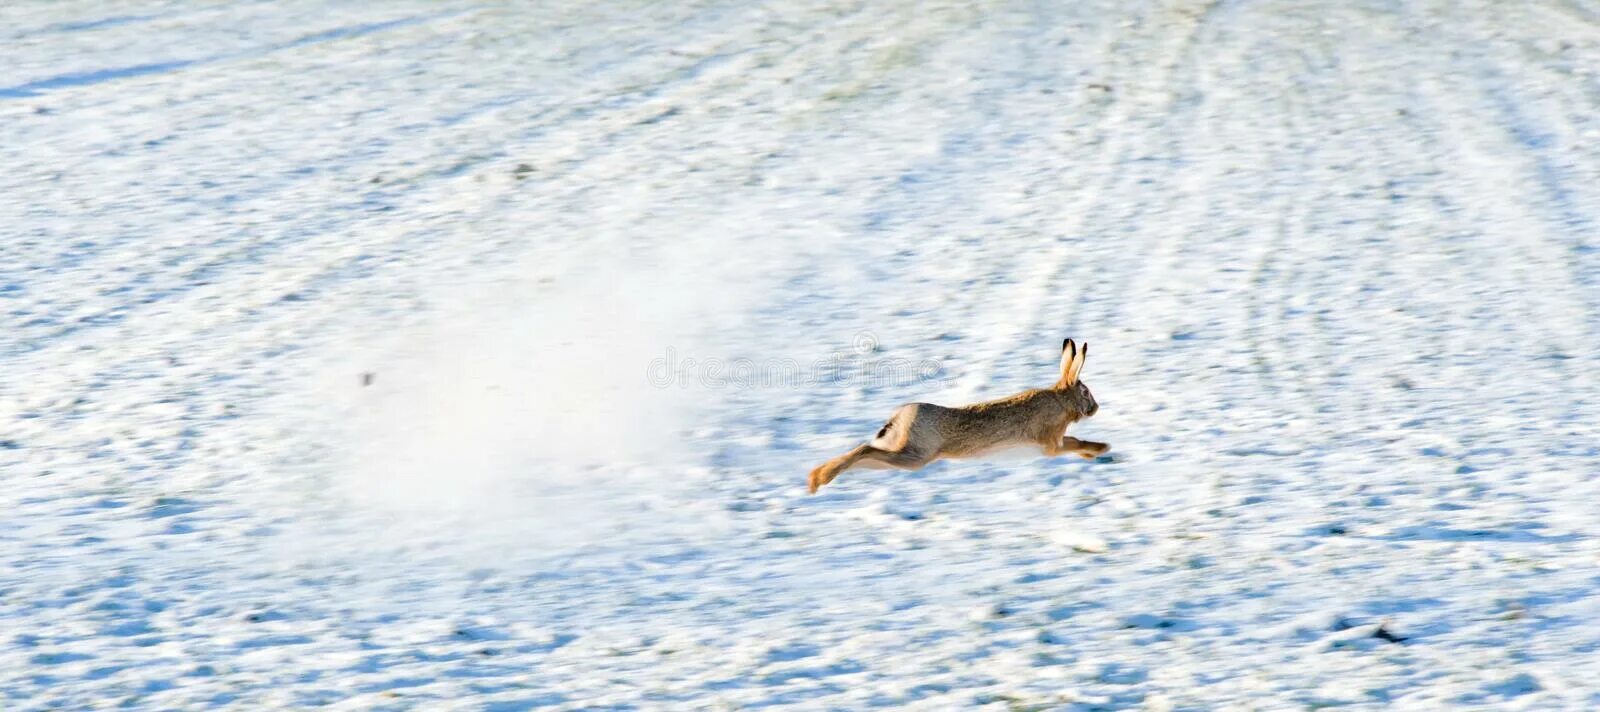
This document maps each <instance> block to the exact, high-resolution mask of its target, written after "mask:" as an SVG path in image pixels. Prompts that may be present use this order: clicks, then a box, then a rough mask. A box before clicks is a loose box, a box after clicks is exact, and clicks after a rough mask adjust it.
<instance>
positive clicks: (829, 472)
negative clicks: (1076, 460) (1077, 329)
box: [810, 339, 1111, 494]
mask: <svg viewBox="0 0 1600 712" xmlns="http://www.w3.org/2000/svg"><path fill="white" fill-rule="evenodd" d="M1088 357H1089V345H1088V344H1084V345H1083V347H1082V348H1079V347H1078V346H1077V345H1076V344H1074V343H1073V342H1072V339H1067V340H1065V341H1063V342H1061V377H1060V379H1058V380H1057V381H1056V383H1055V385H1053V386H1051V387H1049V388H1035V389H1032V390H1027V391H1023V392H1021V393H1018V394H1016V395H1014V396H1011V397H1009V398H1002V399H1000V400H994V401H988V402H986V403H975V404H973V405H969V406H963V407H961V408H946V407H944V406H939V405H933V404H931V403H907V404H905V405H903V406H900V408H899V409H898V410H896V411H895V412H894V415H892V416H890V417H889V422H887V423H884V425H883V428H882V429H880V430H878V434H877V435H876V436H874V437H873V438H872V440H870V441H868V442H866V443H864V444H862V445H857V446H856V447H855V449H853V450H851V451H850V452H847V453H845V454H843V455H840V456H838V457H836V458H834V459H832V460H829V461H827V462H825V463H823V464H822V465H820V466H818V467H817V468H816V469H814V470H812V471H811V480H810V491H811V493H812V494H815V493H816V491H817V489H818V488H820V487H822V486H823V485H825V484H828V483H829V482H832V481H833V479H834V478H835V477H838V476H839V473H841V472H844V471H845V470H848V469H850V468H852V467H857V466H860V467H867V468H874V469H884V468H891V467H892V468H898V469H902V470H915V469H917V468H920V467H922V466H923V465H926V464H928V463H930V462H933V461H934V460H938V459H940V458H946V457H973V456H976V455H982V454H984V453H989V452H995V451H997V450H1004V449H1008V448H1012V447H1017V446H1026V445H1038V446H1039V448H1040V449H1041V450H1042V451H1043V452H1044V454H1045V456H1046V457H1055V456H1056V455H1060V454H1063V453H1068V452H1071V453H1076V454H1078V455H1079V456H1081V457H1085V458H1093V457H1096V456H1099V455H1101V454H1104V453H1105V452H1106V451H1108V450H1110V449H1111V446H1110V445H1107V444H1105V443H1097V442H1090V441H1088V440H1079V439H1077V438H1074V437H1070V436H1068V435H1067V434H1066V431H1067V426H1068V425H1071V424H1073V423H1075V422H1077V421H1079V420H1082V419H1084V418H1087V417H1090V416H1093V415H1094V414H1095V413H1096V412H1097V411H1099V410H1100V404H1098V403H1096V402H1095V400H1094V394H1092V393H1090V392H1089V386H1088V385H1086V384H1085V383H1084V382H1083V381H1080V380H1078V372H1079V371H1082V370H1083V362H1084V359H1087V358H1088Z"/></svg>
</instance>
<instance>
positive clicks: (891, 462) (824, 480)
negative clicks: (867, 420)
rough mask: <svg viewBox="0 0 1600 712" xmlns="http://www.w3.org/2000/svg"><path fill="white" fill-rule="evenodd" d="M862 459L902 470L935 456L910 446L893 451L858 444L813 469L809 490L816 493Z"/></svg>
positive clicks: (914, 467) (913, 467) (929, 460)
mask: <svg viewBox="0 0 1600 712" xmlns="http://www.w3.org/2000/svg"><path fill="white" fill-rule="evenodd" d="M862 460H867V461H871V462H874V463H882V464H883V465H886V466H888V467H894V468H898V469H902V470H915V469H917V468H919V467H922V466H923V465H926V464H928V463H929V462H931V461H932V460H933V458H931V457H928V456H927V455H925V454H922V453H919V452H915V451H912V450H911V449H909V448H906V449H902V450H900V451H899V452H892V451H889V450H884V449H882V448H878V447H873V446H872V445H870V444H861V445H857V446H856V447H855V448H854V449H852V450H851V451H850V452H847V453H845V454H843V455H840V456H838V457H836V458H833V459H832V460H829V461H827V462H824V463H822V464H821V465H818V466H817V469H814V470H812V471H811V477H810V479H809V480H808V482H807V486H808V489H809V491H810V492H811V493H812V494H816V493H817V490H818V489H819V488H821V487H822V486H823V485H825V484H828V483H829V482H832V481H833V480H834V478H836V477H838V476H839V473H841V472H844V471H845V470H848V469H850V468H852V467H855V466H856V465H857V464H859V463H860V462H861V461H862Z"/></svg>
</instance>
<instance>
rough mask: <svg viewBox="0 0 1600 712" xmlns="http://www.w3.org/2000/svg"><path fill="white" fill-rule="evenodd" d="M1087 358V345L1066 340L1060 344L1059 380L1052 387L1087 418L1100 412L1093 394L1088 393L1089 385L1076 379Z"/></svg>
mask: <svg viewBox="0 0 1600 712" xmlns="http://www.w3.org/2000/svg"><path fill="white" fill-rule="evenodd" d="M1087 358H1089V345H1088V344H1084V345H1082V346H1079V345H1077V344H1075V343H1073V342H1072V339H1067V340H1066V341H1063V342H1061V378H1060V380H1058V381H1056V385H1055V386H1054V388H1055V390H1056V391H1057V392H1060V393H1062V394H1064V395H1066V396H1067V397H1068V398H1070V399H1071V400H1072V402H1073V404H1074V405H1076V406H1077V408H1078V412H1079V413H1082V414H1083V417H1085V418H1087V417H1089V416H1092V415H1094V414H1095V413H1096V412H1098V411H1099V410H1100V404H1099V403H1096V402H1095V400H1094V394H1093V393H1090V392H1089V385H1088V384H1086V383H1084V382H1083V381H1081V380H1079V379H1078V374H1079V373H1080V372H1082V371H1083V362H1084V360H1085V359H1087Z"/></svg>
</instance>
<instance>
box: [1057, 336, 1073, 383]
mask: <svg viewBox="0 0 1600 712" xmlns="http://www.w3.org/2000/svg"><path fill="white" fill-rule="evenodd" d="M1077 363H1078V345H1077V344H1074V343H1072V339H1067V340H1065V341H1062V342H1061V380H1059V381H1056V386H1057V387H1058V388H1065V387H1067V386H1070V385H1072V384H1073V383H1074V382H1076V381H1075V379H1076V378H1077V370H1076V365H1077Z"/></svg>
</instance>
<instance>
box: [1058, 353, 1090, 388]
mask: <svg viewBox="0 0 1600 712" xmlns="http://www.w3.org/2000/svg"><path fill="white" fill-rule="evenodd" d="M1087 360H1089V344H1088V343H1084V345H1082V346H1079V347H1078V358H1077V360H1075V361H1074V362H1073V363H1072V368H1071V369H1069V370H1068V371H1067V372H1066V374H1064V376H1063V378H1065V379H1066V381H1067V385H1069V386H1070V385H1072V384H1074V383H1077V382H1078V374H1080V373H1083V362H1084V361H1087Z"/></svg>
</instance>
